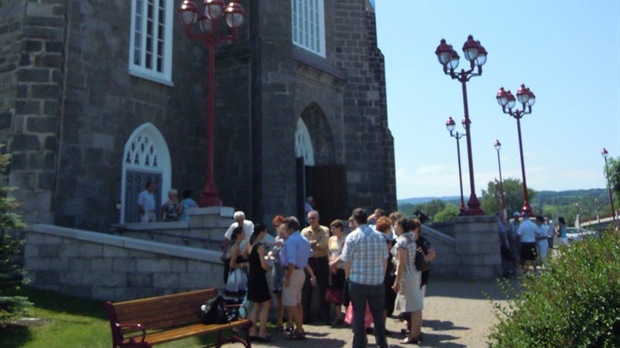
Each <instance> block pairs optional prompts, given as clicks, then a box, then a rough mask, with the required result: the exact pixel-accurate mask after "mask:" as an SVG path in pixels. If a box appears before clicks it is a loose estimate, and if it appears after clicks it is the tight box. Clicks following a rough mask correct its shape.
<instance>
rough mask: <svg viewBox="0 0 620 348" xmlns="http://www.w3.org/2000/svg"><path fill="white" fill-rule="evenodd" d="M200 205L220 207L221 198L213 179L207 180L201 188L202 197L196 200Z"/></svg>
mask: <svg viewBox="0 0 620 348" xmlns="http://www.w3.org/2000/svg"><path fill="white" fill-rule="evenodd" d="M198 206H200V207H203V208H204V207H221V206H222V200H221V199H220V198H219V197H218V192H217V189H216V188H215V183H214V182H213V181H207V183H206V184H205V187H204V188H203V189H202V197H200V202H198Z"/></svg>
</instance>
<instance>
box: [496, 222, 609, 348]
mask: <svg viewBox="0 0 620 348" xmlns="http://www.w3.org/2000/svg"><path fill="white" fill-rule="evenodd" d="M560 253H561V254H562V255H561V256H560V257H558V258H556V259H553V260H552V261H551V262H550V264H549V266H548V267H547V270H546V271H545V272H543V273H542V274H541V275H540V276H538V277H536V276H533V275H532V276H527V277H524V278H523V282H522V284H521V291H520V294H519V295H515V297H514V298H513V299H512V300H510V301H509V302H508V305H507V306H501V305H499V304H497V303H494V304H493V305H494V307H495V314H496V316H497V318H498V320H499V322H498V323H497V324H496V325H495V326H493V328H492V331H491V334H490V336H489V347H502V348H506V347H519V348H521V347H523V348H526V347H620V234H618V233H617V232H611V231H610V232H606V233H604V234H603V236H601V238H600V239H589V240H587V241H585V242H582V243H574V244H572V245H571V246H570V247H569V248H562V249H560ZM507 284H509V283H502V287H503V288H504V289H510V287H509V286H508V287H506V285H507ZM514 293H516V292H514V291H513V294H514Z"/></svg>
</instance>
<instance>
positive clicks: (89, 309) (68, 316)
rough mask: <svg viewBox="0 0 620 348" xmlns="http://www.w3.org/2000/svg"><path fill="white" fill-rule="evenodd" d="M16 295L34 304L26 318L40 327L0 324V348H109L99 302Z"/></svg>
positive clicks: (206, 339) (207, 340)
mask: <svg viewBox="0 0 620 348" xmlns="http://www.w3.org/2000/svg"><path fill="white" fill-rule="evenodd" d="M20 295H22V296H27V297H28V299H29V301H30V302H32V303H34V306H32V307H31V308H30V309H29V311H28V312H29V313H28V314H29V316H30V317H32V318H38V319H42V320H43V322H38V324H42V325H32V326H22V325H11V324H9V325H4V326H2V325H1V324H0V337H1V338H0V346H1V347H2V348H40V347H46V348H67V347H71V348H110V346H111V345H112V333H111V332H110V324H109V321H108V319H107V315H106V313H105V311H104V309H103V302H102V301H95V300H91V299H85V298H79V297H71V296H65V295H61V294H59V293H56V292H52V291H46V290H40V289H36V288H33V287H28V286H26V287H23V288H22V290H21V291H20ZM213 341H214V336H212V335H208V336H202V337H191V338H187V339H183V340H178V341H174V342H169V343H165V344H161V345H157V347H161V348H182V347H183V348H194V347H203V346H205V345H208V344H211V343H212V342H213Z"/></svg>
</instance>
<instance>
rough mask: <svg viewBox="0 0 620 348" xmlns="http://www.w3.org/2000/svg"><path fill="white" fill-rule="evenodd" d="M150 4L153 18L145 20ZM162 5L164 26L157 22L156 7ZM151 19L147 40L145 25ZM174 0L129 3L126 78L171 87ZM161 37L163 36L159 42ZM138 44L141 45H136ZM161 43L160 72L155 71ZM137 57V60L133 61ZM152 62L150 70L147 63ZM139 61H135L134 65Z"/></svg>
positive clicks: (138, 0) (147, 0) (142, 0)
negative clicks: (128, 76)
mask: <svg viewBox="0 0 620 348" xmlns="http://www.w3.org/2000/svg"><path fill="white" fill-rule="evenodd" d="M149 2H150V3H153V4H155V5H156V6H153V15H152V18H148V16H147V11H148V10H147V9H148V4H149ZM138 3H140V4H141V10H142V12H141V13H137V10H138ZM157 5H163V9H164V16H163V23H161V21H160V20H159V17H160V16H159V11H160V9H159V6H157ZM149 19H152V20H153V21H152V22H153V25H152V33H151V37H148V35H147V33H146V31H147V23H148V21H149ZM173 21H174V0H132V1H131V32H130V35H129V69H128V70H129V74H130V75H134V76H137V77H140V78H144V79H148V80H151V81H154V82H157V83H161V84H164V85H167V86H173V83H172V44H173V43H172V29H173V25H174V22H173ZM160 26H163V30H162V31H163V35H160V30H157V29H159V27H160ZM160 36H163V38H161V37H160ZM137 40H139V41H140V42H136V41H137ZM147 41H148V42H147ZM162 43H163V46H164V48H163V50H162V52H161V59H162V64H161V71H158V69H157V59H158V58H159V57H158V48H159V45H160V44H162ZM147 44H150V45H151V49H152V53H151V54H150V55H149V54H148V53H147ZM137 55H139V57H136V56H137ZM149 56H150V60H151V67H148V66H147V61H148V59H149ZM136 58H138V61H136Z"/></svg>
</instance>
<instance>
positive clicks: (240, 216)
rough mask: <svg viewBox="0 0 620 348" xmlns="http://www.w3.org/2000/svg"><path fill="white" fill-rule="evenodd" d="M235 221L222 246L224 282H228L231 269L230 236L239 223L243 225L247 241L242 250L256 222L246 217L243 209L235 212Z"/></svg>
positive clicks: (242, 245)
mask: <svg viewBox="0 0 620 348" xmlns="http://www.w3.org/2000/svg"><path fill="white" fill-rule="evenodd" d="M233 219H235V222H233V223H232V224H231V225H230V227H228V230H227V231H226V233H225V234H224V247H223V248H222V256H221V257H220V258H221V259H222V261H224V283H226V282H228V272H229V271H230V252H229V251H228V244H229V243H230V238H231V237H232V232H233V230H234V229H235V228H237V226H239V224H242V225H243V230H244V231H245V242H244V243H242V244H241V250H243V249H245V246H246V245H247V242H248V241H249V240H250V237H252V233H254V223H252V221H250V220H246V219H245V213H244V212H242V211H236V212H235V213H234V214H233Z"/></svg>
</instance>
